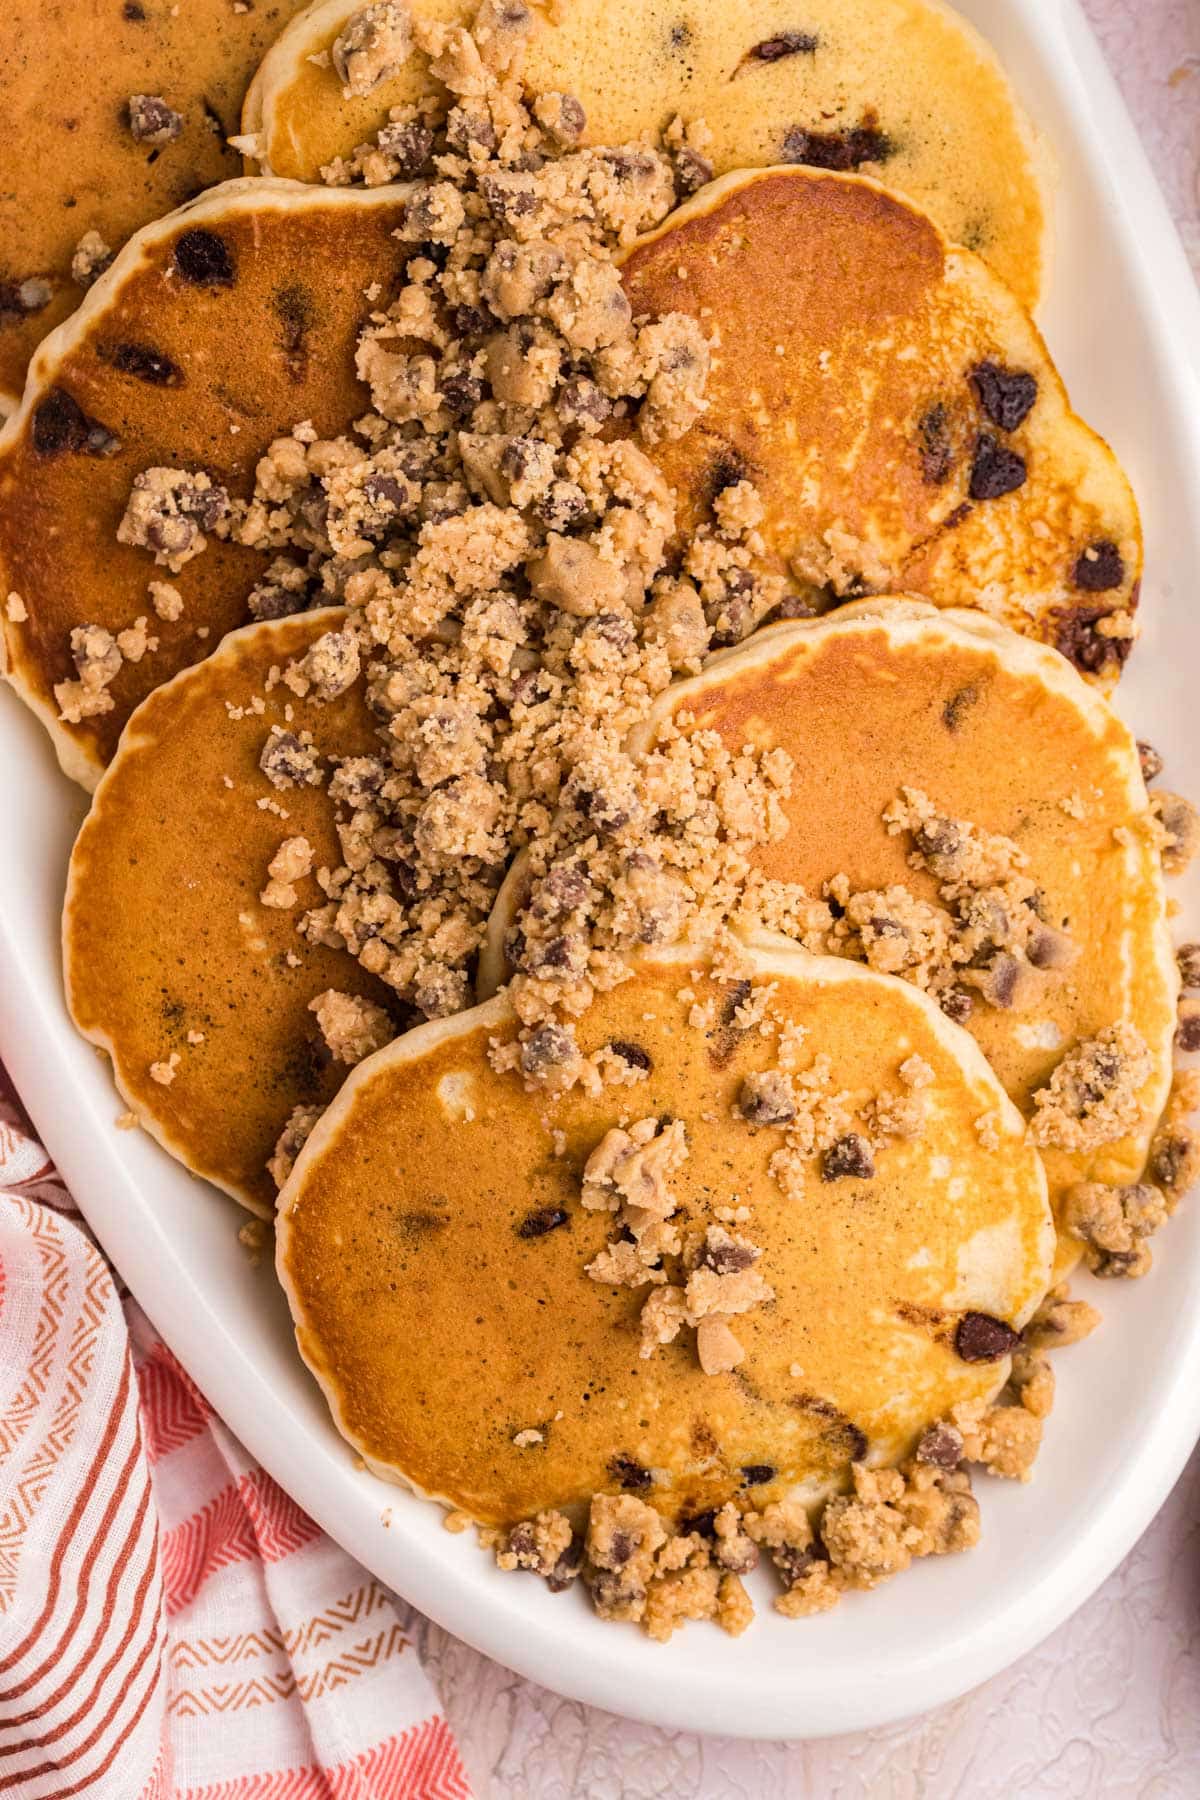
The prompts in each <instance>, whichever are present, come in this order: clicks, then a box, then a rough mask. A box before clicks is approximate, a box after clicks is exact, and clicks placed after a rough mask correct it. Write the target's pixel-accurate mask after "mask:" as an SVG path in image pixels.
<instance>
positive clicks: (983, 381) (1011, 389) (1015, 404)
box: [970, 362, 1038, 431]
mask: <svg viewBox="0 0 1200 1800" xmlns="http://www.w3.org/2000/svg"><path fill="white" fill-rule="evenodd" d="M970 382H971V386H972V387H973V388H974V389H975V392H976V393H977V394H978V395H979V404H980V406H982V408H983V410H984V412H985V413H986V414H987V416H988V418H989V419H990V420H991V421H992V424H993V425H995V426H998V427H999V429H1000V430H1001V431H1015V430H1016V429H1017V426H1018V425H1020V424H1022V423H1023V422H1024V421H1025V420H1026V419H1027V418H1028V417H1029V414H1030V413H1031V412H1032V411H1033V404H1034V401H1035V400H1036V399H1037V395H1038V384H1037V381H1036V380H1035V378H1034V377H1033V376H1032V375H1029V374H1027V373H1026V371H1025V370H1024V369H1006V368H1005V367H1004V365H1003V364H1002V363H994V362H981V363H978V364H977V365H976V367H975V368H973V369H972V370H971V373H970Z"/></svg>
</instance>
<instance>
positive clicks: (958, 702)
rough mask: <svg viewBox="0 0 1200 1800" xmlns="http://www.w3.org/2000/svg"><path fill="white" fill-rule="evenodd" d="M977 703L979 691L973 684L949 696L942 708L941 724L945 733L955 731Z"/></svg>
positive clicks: (970, 683)
mask: <svg viewBox="0 0 1200 1800" xmlns="http://www.w3.org/2000/svg"><path fill="white" fill-rule="evenodd" d="M978 702H979V689H978V688H977V687H976V686H975V684H974V683H973V682H969V683H968V684H967V686H966V687H961V688H959V690H958V692H957V693H955V694H951V696H950V698H949V699H948V700H947V702H946V704H945V706H943V708H942V724H943V725H944V726H945V727H946V730H947V731H957V730H958V729H959V727H960V726H961V724H962V722H963V720H964V719H965V718H966V716H967V714H968V713H969V712H970V710H971V708H972V707H973V706H975V705H977V704H978Z"/></svg>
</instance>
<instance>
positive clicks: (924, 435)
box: [917, 400, 954, 487]
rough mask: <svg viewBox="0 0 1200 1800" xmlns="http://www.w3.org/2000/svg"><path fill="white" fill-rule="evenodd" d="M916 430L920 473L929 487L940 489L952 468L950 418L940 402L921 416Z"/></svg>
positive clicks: (952, 454)
mask: <svg viewBox="0 0 1200 1800" xmlns="http://www.w3.org/2000/svg"><path fill="white" fill-rule="evenodd" d="M917 430H918V432H919V433H920V437H921V473H922V475H923V476H924V477H925V480H926V481H927V482H928V483H929V485H930V487H941V486H942V484H943V482H945V481H946V480H947V479H948V477H949V474H950V471H951V469H952V468H953V467H954V445H953V443H952V442H951V439H950V416H949V414H948V413H947V411H946V408H945V406H944V404H943V403H942V401H940V400H939V401H938V402H937V404H936V405H935V406H931V407H930V408H929V410H928V412H926V413H925V414H923V416H922V417H921V419H920V421H919V423H918V425H917Z"/></svg>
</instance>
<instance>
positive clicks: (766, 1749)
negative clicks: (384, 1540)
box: [415, 0, 1200, 1800]
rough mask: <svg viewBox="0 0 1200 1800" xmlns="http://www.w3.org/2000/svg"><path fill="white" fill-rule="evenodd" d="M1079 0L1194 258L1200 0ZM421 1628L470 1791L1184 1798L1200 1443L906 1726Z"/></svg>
mask: <svg viewBox="0 0 1200 1800" xmlns="http://www.w3.org/2000/svg"><path fill="white" fill-rule="evenodd" d="M1046 3H1047V4H1050V0H1046ZM1084 5H1085V8H1086V10H1087V12H1088V14H1089V16H1090V17H1091V19H1092V22H1093V24H1094V26H1095V27H1096V30H1097V32H1098V34H1099V36H1100V38H1101V41H1102V42H1103V44H1104V47H1105V49H1106V51H1107V53H1108V56H1109V60H1110V62H1111V63H1112V66H1113V68H1114V69H1115V71H1116V73H1117V76H1118V78H1119V80H1120V83H1121V86H1122V88H1123V90H1124V93H1125V98H1126V100H1127V102H1128V104H1129V106H1130V108H1131V110H1132V112H1133V115H1134V119H1135V121H1136V122H1137V124H1138V127H1139V129H1140V131H1141V133H1142V136H1143V138H1144V140H1145V143H1146V147H1147V149H1148V150H1149V152H1150V156H1151V159H1152V161H1153V162H1154V165H1155V167H1156V169H1157V171H1158V176H1159V179H1160V181H1161V182H1162V185H1163V188H1164V190H1165V192H1166V195H1167V199H1168V201H1169V203H1170V205H1171V208H1172V210H1173V212H1174V214H1175V217H1176V219H1177V220H1178V222H1179V226H1180V230H1181V232H1182V234H1183V239H1184V243H1185V245H1186V246H1187V249H1188V251H1189V253H1190V255H1191V258H1192V264H1193V267H1194V268H1196V269H1197V271H1198V272H1200V0H1084ZM801 10H802V9H801ZM1192 353H1193V354H1200V346H1196V345H1193V346H1192ZM1097 1411H1098V1425H1101V1426H1102V1419H1101V1418H1100V1416H1099V1415H1100V1414H1102V1406H1101V1405H1100V1404H1099V1403H1098V1408H1097ZM1034 1491H1036V1490H1034ZM415 1630H416V1633H417V1634H418V1635H420V1636H421V1637H422V1638H423V1640H424V1643H425V1645H426V1648H427V1651H428V1655H429V1664H428V1666H429V1668H430V1670H431V1673H432V1674H433V1675H434V1677H435V1679H436V1681H437V1682H438V1685H439V1687H440V1689H441V1694H442V1699H443V1703H444V1705H445V1708H446V1712H447V1714H448V1716H449V1719H450V1722H451V1725H452V1726H453V1728H454V1730H455V1732H456V1733H457V1735H458V1740H459V1744H460V1746H461V1748H462V1752H463V1756H464V1759H465V1761H466V1763H467V1767H468V1771H469V1773H470V1774H471V1776H472V1778H473V1780H474V1782H475V1785H476V1790H477V1792H478V1794H479V1796H480V1800H551V1797H553V1800H642V1797H643V1796H645V1800H650V1797H651V1796H654V1797H655V1800H658V1797H659V1796H669V1797H670V1800H809V1797H810V1796H811V1797H812V1800H858V1797H860V1796H861V1797H862V1800H884V1797H885V1796H887V1797H888V1800H951V1797H953V1800H1042V1797H1043V1796H1045V1797H1046V1800H1058V1797H1060V1796H1061V1800H1100V1796H1103V1800H1135V1797H1136V1800H1195V1796H1196V1795H1197V1794H1200V1452H1197V1454H1196V1455H1195V1456H1193V1458H1192V1461H1191V1464H1190V1465H1189V1467H1188V1470H1187V1472H1186V1474H1185V1475H1184V1476H1183V1477H1182V1479H1181V1480H1180V1482H1179V1484H1178V1486H1177V1487H1176V1489H1175V1492H1174V1493H1173V1494H1172V1495H1171V1498H1170V1499H1169V1500H1168V1502H1167V1504H1166V1505H1165V1506H1164V1508H1163V1510H1162V1512H1161V1513H1160V1514H1159V1516H1158V1518H1157V1519H1156V1520H1155V1522H1154V1524H1153V1526H1152V1527H1151V1528H1150V1530H1149V1531H1148V1532H1147V1533H1146V1535H1145V1537H1144V1538H1143V1539H1142V1541H1141V1543H1140V1544H1138V1546H1137V1548H1136V1549H1135V1550H1134V1551H1133V1552H1132V1553H1131V1554H1130V1556H1129V1557H1128V1558H1127V1559H1126V1561H1125V1562H1124V1564H1123V1565H1122V1567H1121V1568H1120V1569H1118V1570H1117V1572H1116V1573H1115V1574H1114V1575H1113V1576H1112V1577H1111V1578H1110V1579H1109V1581H1108V1582H1107V1583H1106V1584H1105V1586H1104V1587H1103V1588H1102V1589H1101V1591H1100V1592H1099V1593H1098V1594H1096V1595H1095V1596H1094V1597H1093V1598H1092V1599H1091V1600H1090V1601H1089V1602H1088V1604H1087V1605H1086V1606H1084V1607H1083V1608H1082V1609H1081V1610H1080V1612H1078V1613H1077V1614H1076V1616H1075V1617H1074V1618H1073V1619H1072V1620H1071V1621H1070V1622H1069V1623H1068V1624H1067V1625H1065V1626H1063V1627H1062V1629H1061V1630H1060V1631H1058V1632H1056V1633H1055V1634H1054V1636H1053V1637H1052V1638H1050V1639H1049V1640H1048V1641H1047V1642H1046V1643H1045V1644H1043V1645H1042V1646H1041V1648H1040V1649H1039V1650H1036V1651H1034V1652H1033V1653H1032V1654H1031V1655H1029V1656H1027V1657H1025V1658H1024V1660H1023V1661H1022V1662H1020V1663H1018V1664H1017V1665H1016V1667H1015V1668H1013V1669H1010V1670H1009V1671H1008V1672H1007V1673H1006V1674H1004V1675H1000V1676H997V1677H996V1679H995V1680H994V1681H991V1682H989V1683H987V1685H986V1686H984V1687H982V1688H979V1689H978V1690H977V1691H976V1692H975V1693H974V1694H970V1695H968V1696H967V1697H966V1698H965V1699H963V1700H960V1701H958V1702H956V1703H955V1704H954V1705H952V1706H948V1707H943V1708H942V1709H941V1710H940V1711H938V1712H935V1713H930V1714H927V1715H926V1716H925V1717H924V1718H922V1719H920V1720H917V1721H915V1722H913V1723H911V1724H907V1725H899V1726H893V1727H889V1728H886V1729H883V1730H880V1731H874V1732H865V1733H861V1734H859V1735H856V1736H853V1737H842V1738H836V1739H830V1740H828V1741H826V1742H823V1743H815V1744H795V1745H783V1744H769V1743H756V1744H750V1743H737V1742H733V1741H731V1740H728V1739H721V1738H701V1737H697V1736H694V1735H690V1734H687V1733H674V1732H664V1731H655V1730H653V1729H651V1728H650V1727H647V1726H642V1725H632V1724H627V1723H624V1722H621V1721H618V1720H616V1719H614V1718H612V1717H611V1716H610V1715H609V1714H607V1713H601V1712H597V1711H595V1710H593V1709H591V1708H589V1707H585V1706H580V1705H577V1704H575V1703H573V1702H571V1701H567V1700H561V1699H559V1698H558V1696H557V1695H554V1694H551V1693H548V1692H547V1691H546V1690H545V1689H543V1688H539V1687H535V1686H534V1685H533V1684H532V1683H530V1682H527V1681H522V1680H520V1679H519V1678H518V1677H517V1676H515V1675H510V1674H509V1673H508V1672H507V1671H506V1670H504V1669H501V1668H499V1667H498V1666H497V1665H496V1664H494V1663H491V1662H488V1661H487V1660H486V1658H484V1657H482V1656H480V1655H478V1654H477V1653H476V1652H475V1651H473V1650H469V1649H468V1648H467V1647H466V1646H465V1645H464V1644H461V1643H459V1642H458V1641H457V1640H455V1639H453V1638H450V1637H448V1636H447V1635H446V1634H445V1633H444V1632H441V1631H439V1630H438V1629H437V1627H435V1626H432V1625H428V1624H425V1623H423V1622H416V1625H415ZM666 1654H669V1652H666Z"/></svg>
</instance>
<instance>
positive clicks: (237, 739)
mask: <svg viewBox="0 0 1200 1800" xmlns="http://www.w3.org/2000/svg"><path fill="white" fill-rule="evenodd" d="M344 617H345V614H344V613H343V612H342V610H341V609H340V608H324V609H322V610H321V611H319V612H311V613H305V614H303V615H301V616H299V617H295V618H291V619H281V620H278V621H275V622H273V623H269V624H262V625H252V626H249V627H247V628H246V629H245V630H243V631H237V632H233V633H231V635H230V636H229V637H227V638H226V639H225V640H224V642H223V643H222V644H221V645H220V647H219V648H218V649H217V650H216V651H215V652H214V654H213V655H212V656H210V657H209V658H208V659H207V661H205V662H203V663H200V664H198V665H197V666H196V667H195V668H192V669H187V670H185V671H183V672H182V673H181V674H179V675H177V676H176V677H175V678H174V680H173V681H170V682H167V683H166V684H165V685H164V686H162V687H160V688H158V689H156V690H155V692H154V693H153V694H151V695H150V697H149V698H148V699H147V700H145V701H143V703H142V705H141V706H140V707H139V708H138V711H137V712H136V713H135V715H134V717H133V718H132V719H131V720H130V722H129V725H128V727H127V728H126V731H125V734H124V736H123V738H122V740H121V746H120V749H119V751H118V753H117V755H116V757H115V758H114V760H113V762H112V763H111V764H110V766H109V768H108V770H107V771H106V773H105V775H104V778H103V780H102V781H101V783H100V785H99V787H98V788H97V790H96V797H95V800H94V801H93V803H92V809H91V811H90V813H89V814H88V816H87V818H86V819H85V820H84V823H83V828H82V830H81V831H80V833H79V837H78V839H77V841H76V844H75V849H74V851H73V853H72V857H71V866H70V873H69V876H68V881H67V897H66V907H65V911H64V917H63V957H64V964H65V976H66V988H67V1001H68V1005H69V1006H70V1009H71V1014H72V1016H73V1018H74V1020H75V1023H76V1025H77V1026H78V1027H79V1029H80V1031H81V1032H82V1033H83V1035H84V1036H85V1037H87V1038H90V1039H91V1041H92V1042H93V1043H95V1044H99V1045H100V1046H101V1047H102V1049H104V1050H105V1051H106V1053H107V1054H108V1056H109V1057H110V1058H111V1059H112V1064H113V1073H114V1075H115V1078H116V1083H117V1086H118V1088H119V1089H120V1092H121V1094H122V1096H123V1098H124V1099H125V1101H126V1103H127V1105H128V1106H129V1107H130V1108H131V1109H132V1111H133V1112H134V1114H135V1115H136V1116H137V1118H138V1120H139V1121H140V1122H141V1123H142V1124H143V1125H144V1126H145V1127H146V1129H147V1130H148V1131H149V1132H151V1133H152V1135H153V1136H154V1137H156V1138H157V1139H158V1141H159V1143H161V1144H162V1145H163V1146H164V1147H165V1148H166V1149H167V1150H169V1151H170V1152H171V1154H172V1155H173V1156H177V1157H178V1158H179V1160H180V1161H181V1162H183V1163H185V1164H186V1165H187V1167H188V1168H189V1169H192V1170H194V1171H195V1173H196V1174H198V1175H203V1176H205V1177H206V1178H207V1179H208V1180H209V1181H211V1182H214V1183H215V1184H216V1186H217V1187H220V1188H224V1190H225V1191H226V1193H229V1194H232V1195H233V1196H234V1198H235V1199H238V1200H240V1201H241V1202H242V1203H243V1205H245V1206H247V1207H249V1208H250V1210H251V1211H252V1212H256V1213H258V1214H260V1215H261V1216H262V1217H264V1218H269V1217H270V1216H271V1213H272V1210H273V1201H274V1195H275V1187H274V1183H273V1182H272V1180H271V1178H270V1176H269V1175H268V1173H267V1168H266V1164H267V1160H268V1158H269V1157H270V1156H271V1153H272V1151H273V1150H274V1148H275V1143H276V1139H277V1138H278V1137H279V1134H280V1132H281V1131H282V1129H283V1127H284V1125H285V1124H286V1123H287V1120H288V1116H289V1114H290V1113H291V1111H292V1108H293V1107H295V1106H317V1107H319V1106H322V1105H324V1104H325V1103H326V1102H327V1101H328V1100H330V1099H331V1098H332V1096H333V1095H334V1093H335V1092H336V1091H337V1088H338V1086H339V1084H340V1082H341V1080H342V1077H343V1076H344V1075H345V1073H346V1067H345V1065H344V1064H342V1063H335V1062H331V1060H330V1058H329V1055H328V1054H327V1052H326V1049H325V1046H324V1042H323V1040H322V1036H321V1032H320V1030H319V1028H318V1025H317V1021H316V1019H315V1018H314V1015H313V1014H312V1013H311V1012H310V1011H309V1003H310V1001H312V1000H313V999H315V998H316V997H317V996H318V995H319V994H323V993H325V992H326V991H328V990H330V989H333V990H336V991H339V992H342V993H350V994H355V995H362V996H363V997H364V998H366V999H369V1000H371V1001H373V1002H375V1003H376V1004H378V1005H387V1004H389V1003H390V1004H391V1005H392V1006H393V1007H394V1005H395V1002H394V996H391V995H389V994H388V992H387V990H386V989H385V988H384V987H383V985H382V984H381V983H379V982H376V981H375V980H374V979H373V978H372V977H371V976H369V975H367V974H366V973H365V971H364V970H363V969H362V968H360V966H359V964H358V963H357V962H356V961H355V960H354V958H353V957H352V956H350V955H349V954H348V953H347V952H346V951H342V950H332V949H327V948H325V947H324V946H323V945H319V944H308V943H306V942H305V941H304V940H303V939H302V938H300V936H299V935H298V934H297V931H296V922H297V919H298V918H299V916H300V910H299V909H297V910H279V909H273V908H270V907H267V906H264V905H262V904H260V902H259V893H260V891H261V890H262V888H263V886H264V883H265V880H266V873H267V866H268V864H269V863H270V862H271V860H272V858H273V857H274V856H275V854H276V852H277V851H278V849H279V846H280V843H281V841H282V840H283V839H285V838H287V837H292V836H303V837H306V838H307V839H308V841H309V843H310V844H311V845H312V848H313V851H314V853H315V863H316V866H318V867H319V866H320V865H322V864H325V865H329V866H335V865H336V864H337V863H339V862H340V860H341V851H340V848H339V844H338V838H337V834H336V832H335V829H334V809H333V805H332V803H331V801H330V799H329V797H328V795H327V793H326V791H325V788H324V787H312V786H294V787H291V788H289V789H287V790H286V791H285V792H284V793H282V794H277V793H276V791H275V789H274V788H273V787H272V786H271V784H270V783H269V782H268V781H267V779H266V777H265V776H264V775H263V774H262V772H261V770H260V769H259V756H260V754H261V751H262V748H263V744H264V742H265V741H266V739H267V736H268V734H269V731H270V729H271V727H272V726H273V725H280V726H283V727H286V729H287V730H289V731H291V732H295V733H297V734H299V733H300V732H302V731H309V732H311V733H312V736H313V740H314V742H315V744H316V745H317V747H318V749H319V750H322V751H329V752H330V753H333V754H337V755H339V756H351V755H355V754H357V753H359V752H361V751H366V750H367V749H369V748H371V747H372V746H373V744H374V729H373V721H372V718H371V715H370V714H369V713H368V711H367V709H366V705H365V703H364V700H363V693H362V684H361V682H360V683H358V684H357V685H356V686H354V687H353V688H351V689H350V690H349V691H348V692H347V693H345V694H344V695H343V696H342V697H341V698H340V699H337V700H333V701H331V702H329V703H327V704H324V705H318V704H316V702H315V701H312V700H300V699H298V698H297V697H296V695H295V694H294V693H292V692H290V691H289V689H288V688H286V687H284V686H275V687H274V688H273V689H272V691H271V692H269V693H268V694H267V695H266V697H265V701H264V702H263V705H264V710H263V711H262V712H261V713H260V712H258V711H256V710H254V709H253V708H252V706H251V702H252V701H253V700H254V698H255V696H261V695H262V692H263V687H264V683H265V681H266V679H267V677H268V675H269V672H270V670H271V669H272V668H274V667H276V666H283V665H284V664H286V663H287V662H288V660H289V659H291V658H292V657H296V656H301V655H303V654H304V652H305V651H306V650H307V649H308V648H309V646H310V645H311V644H312V643H313V642H315V640H316V639H317V638H318V637H320V636H321V635H322V633H324V632H326V631H329V630H330V629H332V628H335V627H336V626H338V625H339V624H340V623H341V621H342V620H343V618H344ZM230 708H232V709H233V711H232V712H231V711H230ZM289 711H290V713H291V717H290V718H289V717H288V713H289ZM239 715H240V716H239ZM227 782H229V783H231V784H232V785H226V784H227ZM265 803H269V804H265ZM279 807H282V810H283V812H284V813H285V814H286V817H283V818H281V817H280V816H279V811H277V810H276V808H279ZM297 892H298V898H299V907H300V908H301V909H302V908H304V907H307V906H312V905H316V904H319V903H320V900H321V894H320V890H319V889H318V887H317V884H316V881H315V880H314V879H311V878H310V879H305V880H303V881H301V882H299V883H298V884H297ZM289 955H290V956H291V957H292V958H293V959H295V966H294V967H293V966H291V965H290V964H289V962H288V957H289ZM397 1021H398V1022H397V1028H399V1024H400V1023H403V1022H404V1019H403V1017H402V1016H401V1015H399V1014H398V1015H397ZM196 1032H200V1033H203V1041H202V1042H200V1043H191V1042H189V1036H188V1034H189V1033H196ZM173 1055H174V1056H177V1057H178V1058H179V1061H178V1063H177V1065H176V1069H175V1074H174V1077H173V1079H172V1080H171V1081H170V1082H169V1084H167V1085H164V1084H163V1083H162V1082H161V1081H159V1080H156V1079H155V1078H154V1077H153V1076H152V1075H151V1074H150V1068H151V1065H152V1064H156V1065H162V1064H168V1065H169V1063H170V1059H171V1057H172V1056H173ZM160 1072H161V1070H160Z"/></svg>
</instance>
